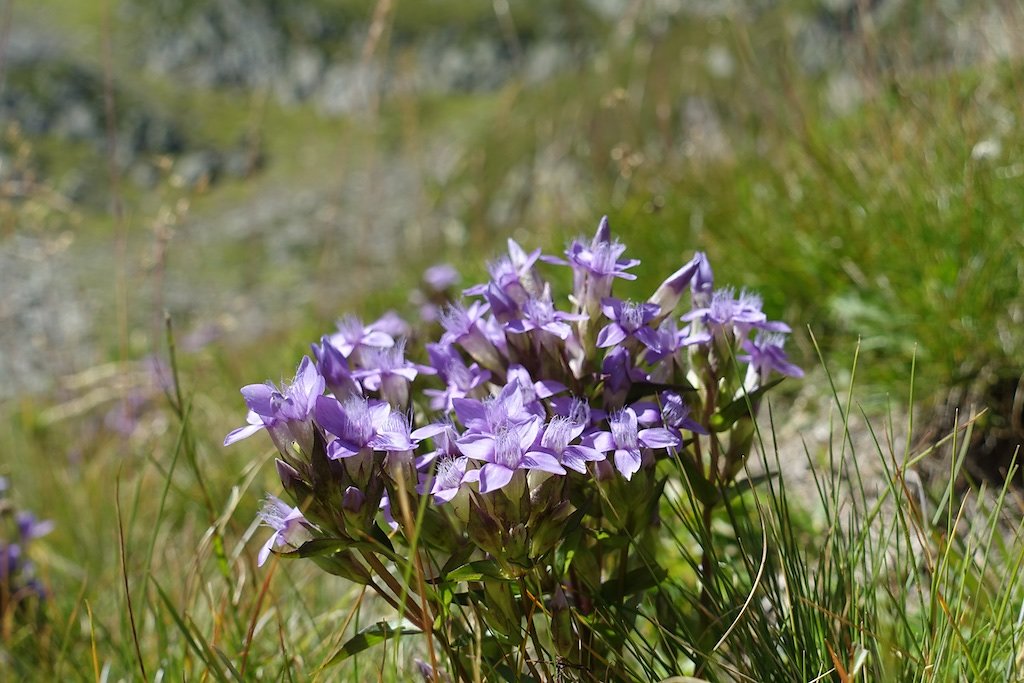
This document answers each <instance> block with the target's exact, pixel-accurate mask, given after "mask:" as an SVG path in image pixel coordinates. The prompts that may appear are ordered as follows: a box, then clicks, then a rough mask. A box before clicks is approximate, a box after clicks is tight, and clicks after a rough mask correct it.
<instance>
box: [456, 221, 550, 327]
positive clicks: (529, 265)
mask: <svg viewBox="0 0 1024 683" xmlns="http://www.w3.org/2000/svg"><path fill="white" fill-rule="evenodd" d="M508 252H509V255H508V256H502V257H500V258H498V259H496V260H494V261H492V262H491V263H489V264H488V265H487V270H488V272H489V273H490V275H491V280H490V282H487V283H484V284H481V285H476V286H474V287H470V288H469V289H467V290H466V291H465V292H464V294H467V295H471V296H483V297H484V298H486V299H487V303H488V304H490V307H491V311H492V312H493V313H494V315H495V316H496V317H497V318H498V319H499V320H500V321H501V322H508V321H509V320H511V319H512V318H513V317H515V316H516V315H517V314H518V313H519V311H520V309H521V307H522V306H523V304H524V303H525V302H526V301H527V300H528V299H529V298H530V297H531V296H536V295H537V293H538V290H539V287H538V283H537V278H536V276H535V275H534V274H533V266H534V264H535V263H536V262H537V259H538V258H539V257H540V249H535V250H534V251H532V252H530V253H526V251H525V250H524V249H523V248H522V247H520V246H519V244H518V243H516V241H515V240H511V239H510V240H509V241H508Z"/></svg>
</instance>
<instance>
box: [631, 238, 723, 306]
mask: <svg viewBox="0 0 1024 683" xmlns="http://www.w3.org/2000/svg"><path fill="white" fill-rule="evenodd" d="M702 269H705V270H706V271H707V274H708V275H710V272H711V270H710V267H709V266H708V265H707V257H706V256H705V255H704V252H700V251H698V252H697V253H696V254H694V255H693V258H692V259H690V260H689V261H688V262H687V263H686V264H685V265H684V266H683V267H682V268H680V269H679V270H677V271H676V272H674V273H672V274H671V275H669V276H668V277H667V278H666V279H665V281H664V282H662V283H661V285H660V286H659V287H658V289H657V290H655V292H654V294H653V295H651V298H650V299H648V300H647V301H648V302H649V303H652V304H654V305H655V306H657V307H658V308H659V309H660V311H661V313H662V315H669V314H670V313H671V312H672V311H673V310H674V309H675V307H676V304H678V303H679V299H681V298H682V296H683V290H685V289H686V288H687V287H688V286H690V285H691V283H692V282H693V281H694V276H695V275H698V274H699V273H700V271H701V270H702ZM708 280H710V277H708ZM709 284H710V283H709ZM701 285H702V286H703V285H704V282H702V283H701Z"/></svg>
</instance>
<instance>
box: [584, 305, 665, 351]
mask: <svg viewBox="0 0 1024 683" xmlns="http://www.w3.org/2000/svg"><path fill="white" fill-rule="evenodd" d="M659 310H660V309H659V308H658V306H657V305H656V304H649V303H644V304H640V303H636V302H633V301H622V300H620V299H613V298H608V299H605V300H604V301H602V302H601V311H602V312H603V313H604V314H605V316H606V317H607V318H608V319H609V320H611V322H610V323H609V324H608V325H606V326H605V327H604V329H602V330H601V332H600V334H598V335H597V346H598V348H601V349H603V348H607V347H609V346H615V345H616V344H621V343H622V342H624V341H625V340H627V339H629V338H631V337H636V338H637V339H639V340H640V341H641V342H643V343H644V345H645V346H650V345H651V344H652V343H653V342H654V330H652V329H651V328H650V327H647V323H649V322H650V321H651V320H653V319H654V316H656V315H657V314H658V311H659Z"/></svg>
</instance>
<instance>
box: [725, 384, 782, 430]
mask: <svg viewBox="0 0 1024 683" xmlns="http://www.w3.org/2000/svg"><path fill="white" fill-rule="evenodd" d="M784 379H785V377H780V378H778V379H776V380H774V381H771V382H768V384H765V385H764V386H763V387H758V388H757V390H755V391H752V392H750V393H749V394H744V395H743V396H740V397H739V398H737V399H736V400H735V401H733V402H732V403H730V404H729V405H727V406H726V407H724V408H722V409H721V410H719V411H718V412H717V413H715V414H714V415H712V416H711V420H710V423H711V424H710V425H709V426H710V427H711V429H713V430H715V431H716V432H724V431H726V430H727V429H729V428H730V427H732V426H733V425H734V424H736V420H738V419H740V418H741V417H743V416H744V415H749V414H750V406H752V405H754V404H755V403H757V400H758V399H759V398H761V397H762V396H764V394H765V393H766V392H767V391H768V390H769V389H773V388H774V387H776V386H778V385H779V383H780V382H782V380H784Z"/></svg>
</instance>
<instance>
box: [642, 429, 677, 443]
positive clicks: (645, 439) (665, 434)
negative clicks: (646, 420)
mask: <svg viewBox="0 0 1024 683" xmlns="http://www.w3.org/2000/svg"><path fill="white" fill-rule="evenodd" d="M637 436H638V437H639V439H640V443H642V444H643V445H645V446H647V447H648V448H668V447H669V446H678V445H679V439H678V438H676V435H675V434H673V433H672V432H670V431H669V430H667V429H665V428H663V427H654V428H653V429H641V430H640V433H639V434H638V435H637Z"/></svg>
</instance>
